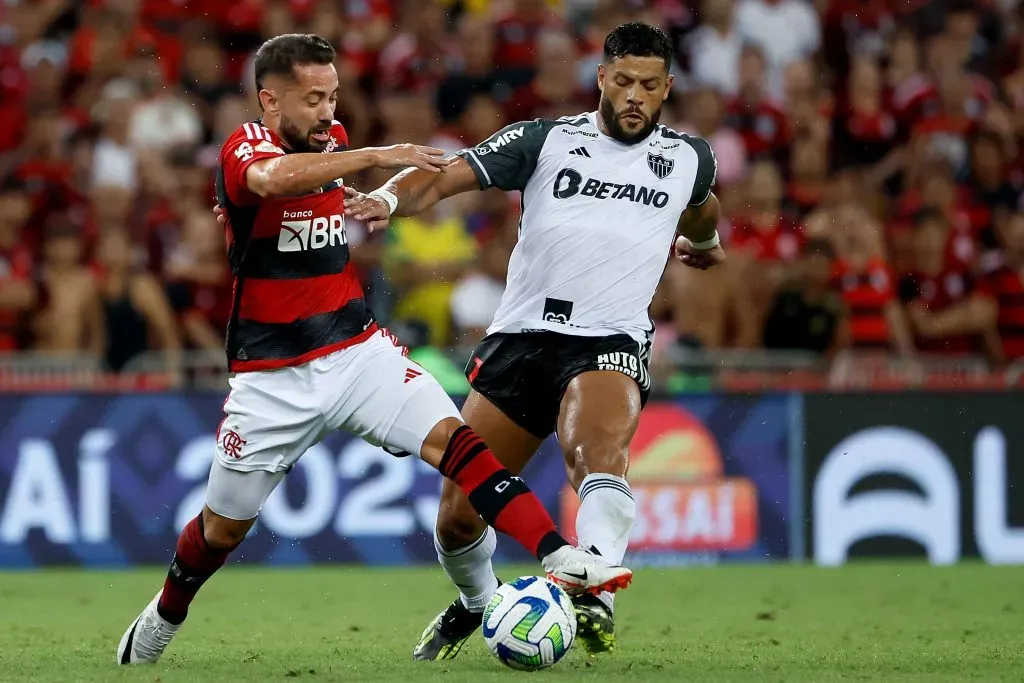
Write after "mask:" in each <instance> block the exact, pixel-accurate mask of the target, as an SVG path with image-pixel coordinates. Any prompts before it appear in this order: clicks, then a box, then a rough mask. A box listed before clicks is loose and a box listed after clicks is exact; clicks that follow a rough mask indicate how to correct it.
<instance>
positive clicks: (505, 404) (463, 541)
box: [346, 23, 725, 660]
mask: <svg viewBox="0 0 1024 683" xmlns="http://www.w3.org/2000/svg"><path fill="white" fill-rule="evenodd" d="M670 59H671V43H670V41H669V39H668V37H667V36H666V35H665V34H664V33H663V32H662V31H660V30H659V29H657V28H654V27H652V26H647V25H645V24H635V23H634V24H624V25H622V26H619V27H618V28H616V29H615V30H614V31H612V33H611V34H609V35H608V37H607V39H606V41H605V45H604V60H603V64H601V65H600V66H599V67H598V74H597V79H598V86H599V87H600V90H601V101H600V106H599V108H598V111H596V112H590V113H587V114H581V115H579V116H572V117H566V118H562V119H559V120H557V121H548V120H542V119H537V120H534V121H523V122H519V123H514V124H512V125H510V126H507V127H505V128H503V129H502V130H500V131H498V132H497V133H495V134H494V135H492V136H491V137H490V138H488V139H487V140H485V141H484V142H482V143H480V144H479V145H478V146H476V147H475V148H472V149H466V150H463V151H462V152H460V153H459V154H458V156H457V157H456V159H455V160H454V161H453V163H452V164H451V165H449V166H447V167H446V168H445V169H444V170H443V172H442V173H438V174H431V173H426V172H423V171H420V170H417V169H407V170H405V171H403V172H402V173H400V174H398V175H397V176H395V178H393V179H392V180H391V181H390V182H388V183H387V184H385V185H384V186H383V187H381V188H378V189H377V190H375V191H373V192H371V193H369V194H368V195H362V194H359V193H356V192H354V191H351V190H349V191H348V193H349V201H348V203H347V209H346V211H347V212H348V215H351V216H354V217H355V218H357V219H360V220H365V221H368V225H369V227H370V229H378V228H384V227H386V226H387V223H388V219H389V217H390V216H391V215H403V216H408V215H414V214H416V213H418V212H420V211H423V210H424V209H426V208H428V207H430V206H432V205H433V204H435V203H436V202H437V201H439V200H441V199H443V198H445V197H449V196H451V195H455V194H459V193H461V192H467V191H470V190H477V189H479V190H486V189H488V188H491V187H497V188H500V189H502V190H521V191H522V193H523V194H522V205H523V214H522V221H521V224H520V230H519V242H518V244H517V245H516V247H515V250H514V251H513V253H512V257H511V261H510V263H509V269H508V280H507V285H506V289H505V293H504V295H503V297H502V300H501V305H500V307H499V309H498V311H497V313H496V314H495V317H494V321H493V323H492V324H491V326H490V328H489V329H488V330H487V336H486V337H485V338H484V340H483V341H482V342H481V343H480V345H479V346H478V347H477V349H476V351H475V352H474V354H473V356H472V358H471V359H470V362H469V364H468V366H467V368H466V373H467V377H468V379H469V381H470V384H471V386H472V391H471V392H470V395H469V397H468V399H467V401H466V404H465V405H464V407H463V410H462V415H463V417H464V418H465V419H466V422H467V424H469V425H471V426H472V427H473V429H474V430H476V431H477V433H479V434H480V435H481V437H482V438H484V439H486V440H487V443H489V444H492V445H493V448H494V453H495V456H496V457H497V458H498V460H499V461H500V462H501V463H502V464H503V465H505V466H506V467H507V468H508V469H509V470H510V471H512V472H520V471H521V470H522V468H523V467H524V466H525V464H526V463H527V461H528V460H529V459H530V458H531V457H532V456H533V454H534V453H535V452H536V450H537V448H538V446H539V445H540V443H541V441H543V440H544V439H545V438H546V437H547V436H548V435H549V434H551V433H552V432H555V433H556V434H557V436H558V440H559V442H560V443H561V445H562V449H563V452H564V456H565V465H566V469H567V472H568V476H569V481H570V482H571V483H572V485H573V487H574V488H575V489H576V491H577V492H578V494H579V497H580V508H579V513H578V515H577V521H576V529H577V533H578V535H579V539H578V540H579V542H580V544H581V545H582V546H584V547H588V548H591V549H592V550H594V551H596V552H598V553H600V554H601V555H602V556H603V557H604V558H605V559H607V560H608V561H609V562H612V563H618V562H621V561H622V559H623V556H624V554H625V552H626V546H627V543H628V540H629V535H630V531H631V529H632V526H633V520H634V517H635V515H636V508H635V504H634V501H633V498H632V495H631V493H630V489H629V484H628V482H627V481H626V478H625V476H626V472H627V469H628V464H629V461H628V454H629V451H628V448H629V443H630V441H631V439H632V437H633V434H634V432H635V431H636V427H637V422H638V420H639V416H640V410H641V408H642V406H643V404H644V402H645V401H646V398H647V395H648V392H649V389H650V377H649V375H648V368H647V366H648V360H649V353H650V343H651V337H652V334H653V332H654V325H653V323H652V321H651V320H650V318H649V317H648V315H647V311H648V307H649V306H650V303H651V300H652V298H653V296H654V292H655V289H656V287H657V285H658V282H659V280H660V279H661V275H662V273H663V272H664V269H665V267H666V264H667V260H668V258H669V255H670V253H674V255H675V257H676V258H678V259H679V260H681V261H682V262H683V263H685V264H686V265H688V266H691V267H695V268H701V269H704V268H707V267H710V266H713V265H715V264H718V263H720V262H722V261H723V260H724V259H725V253H724V251H723V250H722V248H721V246H719V240H718V234H717V232H716V230H715V227H716V225H717V222H718V218H719V204H718V200H717V198H716V197H715V196H714V194H712V192H711V188H712V186H713V184H714V181H715V174H716V161H715V157H714V154H713V153H712V151H711V148H710V146H709V145H708V143H707V142H706V141H704V140H703V139H701V138H698V137H691V136H689V135H685V134H682V133H677V132H676V131H673V130H671V129H669V128H667V127H665V126H661V125H658V118H659V116H660V114H661V108H662V103H663V102H664V100H665V99H666V98H667V97H668V92H669V88H670V87H671V85H672V76H671V75H670V74H669V63H670ZM435 542H436V546H437V552H438V558H439V560H440V562H441V565H442V566H443V567H444V569H445V571H446V572H447V574H448V576H449V577H450V578H451V580H452V582H453V583H455V584H456V586H457V587H458V588H459V590H460V593H461V595H460V597H459V598H458V599H456V600H455V601H454V602H453V603H452V604H451V605H450V606H449V607H448V608H447V609H445V610H444V611H443V612H441V614H439V615H438V616H437V618H435V619H434V621H433V622H431V624H430V625H429V626H428V627H427V629H426V630H425V631H424V633H423V636H422V637H421V639H420V641H419V643H418V645H417V646H416V648H415V650H414V653H413V655H414V657H416V658H417V659H427V660H433V659H450V658H452V657H454V656H456V655H457V654H458V652H459V650H460V649H461V647H462V645H463V643H464V642H465V641H466V639H467V638H468V637H469V636H470V635H471V634H472V633H473V631H474V630H476V628H477V627H478V626H479V625H480V622H481V614H482V611H483V609H484V607H485V605H486V604H487V602H488V601H489V599H490V597H491V595H492V594H493V592H494V590H495V589H496V588H497V586H498V585H499V581H498V579H497V577H496V576H495V574H494V570H493V568H492V566H491V555H492V554H493V552H494V548H495V536H494V532H493V531H492V530H490V529H489V528H488V527H487V526H486V524H485V523H484V521H483V520H482V519H481V518H480V517H479V516H478V515H477V514H476V513H474V512H473V509H472V508H471V507H470V506H469V504H468V501H467V499H466V497H465V496H464V495H463V494H462V493H460V491H459V490H458V488H457V487H454V486H452V485H450V483H449V482H445V483H444V488H443V492H442V500H441V507H440V510H439V513H438V519H437V525H436V533H435ZM574 603H575V605H576V611H577V620H578V623H579V631H578V635H579V636H580V638H581V641H582V642H583V644H584V646H585V647H586V648H587V649H588V650H590V651H591V652H602V651H608V650H611V649H612V648H613V647H614V630H613V621H612V616H613V605H614V603H613V600H612V595H611V594H608V593H604V594H601V595H600V596H597V597H595V596H581V597H577V598H576V599H575V600H574Z"/></svg>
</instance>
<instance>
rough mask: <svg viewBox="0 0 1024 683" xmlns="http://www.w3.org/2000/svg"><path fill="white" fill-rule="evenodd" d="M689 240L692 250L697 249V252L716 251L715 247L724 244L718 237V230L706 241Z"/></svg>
mask: <svg viewBox="0 0 1024 683" xmlns="http://www.w3.org/2000/svg"><path fill="white" fill-rule="evenodd" d="M687 239H689V240H690V248H691V249H695V250H696V251H711V250H712V249H714V248H715V247H717V246H718V245H719V244H721V243H722V241H721V239H720V238H719V236H718V230H715V231H714V232H713V233H712V234H711V237H709V238H708V239H706V240H694V239H690V238H687Z"/></svg>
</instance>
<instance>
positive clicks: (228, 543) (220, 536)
mask: <svg viewBox="0 0 1024 683" xmlns="http://www.w3.org/2000/svg"><path fill="white" fill-rule="evenodd" d="M255 521H256V520H254V519H248V520H237V519H228V518H227V517H221V516H220V515H218V514H217V513H215V512H212V511H211V510H210V509H209V508H206V509H205V510H203V538H204V539H205V540H206V543H207V544H208V545H209V546H210V547H211V548H216V549H217V550H234V549H235V548H237V547H238V546H239V544H241V542H242V541H244V540H245V536H246V534H248V533H249V529H251V528H252V525H253V523H254V522H255Z"/></svg>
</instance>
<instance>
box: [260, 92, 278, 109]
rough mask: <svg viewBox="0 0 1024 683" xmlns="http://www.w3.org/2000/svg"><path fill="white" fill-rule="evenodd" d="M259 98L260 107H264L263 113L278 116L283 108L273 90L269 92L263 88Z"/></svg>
mask: <svg viewBox="0 0 1024 683" xmlns="http://www.w3.org/2000/svg"><path fill="white" fill-rule="evenodd" d="M259 98H260V107H262V108H263V111H265V112H267V113H268V114H276V113H277V112H278V110H279V109H280V108H281V105H280V102H279V101H278V99H277V95H275V94H274V91H272V90H267V89H266V88H263V89H262V90H260V92H259Z"/></svg>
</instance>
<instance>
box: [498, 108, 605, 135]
mask: <svg viewBox="0 0 1024 683" xmlns="http://www.w3.org/2000/svg"><path fill="white" fill-rule="evenodd" d="M509 128H513V129H514V128H519V129H522V130H523V131H525V132H527V133H529V134H533V135H542V136H547V135H548V134H550V133H551V132H552V131H564V132H566V133H569V134H578V135H587V136H590V137H594V138H596V137H597V136H598V133H597V126H596V125H595V124H594V121H593V118H592V117H591V116H590V115H589V114H586V113H584V114H577V115H575V116H562V117H559V118H557V119H532V120H529V121H519V122H518V123H513V124H512V125H510V126H507V127H506V129H509Z"/></svg>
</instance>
